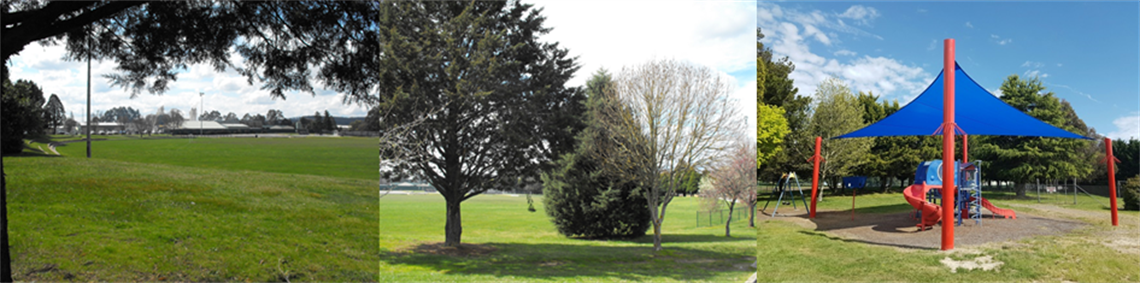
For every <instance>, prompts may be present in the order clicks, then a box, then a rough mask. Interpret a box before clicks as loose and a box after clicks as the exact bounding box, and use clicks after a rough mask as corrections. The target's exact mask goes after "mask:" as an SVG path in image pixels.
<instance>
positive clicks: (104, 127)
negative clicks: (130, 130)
mask: <svg viewBox="0 0 1140 283" xmlns="http://www.w3.org/2000/svg"><path fill="white" fill-rule="evenodd" d="M92 124H94V126H93V127H92V128H91V133H92V134H96V135H98V134H101V133H111V132H114V133H118V132H121V131H126V130H127V126H126V125H123V124H119V123H118V122H98V123H92ZM73 130H74V131H75V132H74V133H75V134H87V123H84V122H80V123H79V125H78V126H76V127H75V129H73Z"/></svg>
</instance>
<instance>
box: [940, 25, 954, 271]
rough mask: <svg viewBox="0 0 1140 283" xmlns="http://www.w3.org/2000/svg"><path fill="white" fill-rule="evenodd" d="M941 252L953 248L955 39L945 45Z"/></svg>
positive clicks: (943, 63)
mask: <svg viewBox="0 0 1140 283" xmlns="http://www.w3.org/2000/svg"><path fill="white" fill-rule="evenodd" d="M942 45H943V50H944V51H943V52H944V53H943V54H942V92H943V93H942V250H944V251H948V250H953V249H954V194H955V193H957V191H956V190H955V189H956V188H955V187H954V169H955V167H957V166H955V165H954V39H952V38H950V39H946V40H945V41H943V43H942Z"/></svg>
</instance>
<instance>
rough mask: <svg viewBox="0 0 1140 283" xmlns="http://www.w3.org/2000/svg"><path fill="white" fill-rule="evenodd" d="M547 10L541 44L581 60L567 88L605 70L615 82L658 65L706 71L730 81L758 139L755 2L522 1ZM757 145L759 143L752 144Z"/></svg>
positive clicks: (749, 132) (751, 132)
mask: <svg viewBox="0 0 1140 283" xmlns="http://www.w3.org/2000/svg"><path fill="white" fill-rule="evenodd" d="M524 3H532V4H535V7H536V8H542V9H543V11H542V13H541V14H542V15H544V16H546V23H545V25H546V26H547V27H551V28H553V30H551V31H550V33H548V34H546V35H544V36H543V37H542V39H543V40H545V41H548V42H559V46H560V47H562V48H566V49H568V50H569V51H570V56H577V57H578V61H577V62H578V64H579V65H581V69H579V70H578V72H577V73H576V74H575V76H574V78H573V79H571V80H570V82H569V83H568V85H571V86H582V85H585V83H586V80H588V79H589V78H590V76H591V75H592V74H593V73H594V72H596V71H597V70H598V69H599V68H605V69H606V70H607V71H608V72H609V73H610V74H611V75H616V74H618V73H620V72H621V69H622V68H623V67H632V66H635V65H638V64H643V63H646V62H648V61H650V60H653V59H676V60H683V61H688V62H690V63H693V64H698V65H703V66H706V67H709V68H712V69H714V70H717V71H719V72H720V73H721V75H722V76H725V77H726V78H729V79H730V80H731V82H732V84H733V85H734V86H735V88H734V90H733V91H732V93H731V98H732V99H735V100H736V101H737V103H736V105H737V107H738V109H737V113H740V114H741V116H742V117H741V119H745V120H747V121H748V123H749V124H748V126H747V128H744V129H745V133H742V134H744V135H746V136H752V137H754V136H755V135H756V131H755V129H756V29H755V27H756V7H755V2H753V1H652V2H647V1H585V2H582V1H565V0H552V1H524ZM753 139H754V138H753Z"/></svg>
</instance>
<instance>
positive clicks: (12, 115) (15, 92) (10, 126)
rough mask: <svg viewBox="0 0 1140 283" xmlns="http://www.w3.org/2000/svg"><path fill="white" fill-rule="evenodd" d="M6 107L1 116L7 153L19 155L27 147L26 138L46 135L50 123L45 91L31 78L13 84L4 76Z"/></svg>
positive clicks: (0, 127) (0, 123)
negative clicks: (46, 117) (45, 131)
mask: <svg viewBox="0 0 1140 283" xmlns="http://www.w3.org/2000/svg"><path fill="white" fill-rule="evenodd" d="M2 96H3V101H2V102H0V104H2V106H3V107H4V109H3V110H2V111H3V113H2V114H3V117H2V118H0V129H2V131H3V132H2V133H0V137H2V138H3V139H4V140H3V148H2V149H0V150H2V152H3V154H6V155H7V154H16V153H20V152H21V151H23V150H24V139H30V138H35V137H39V136H40V135H43V134H44V133H43V129H44V126H45V125H46V123H45V121H44V115H43V109H42V108H40V106H41V105H43V104H44V93H43V90H41V89H40V87H39V86H37V85H36V83H34V82H32V81H28V80H18V81H16V83H14V84H13V83H12V82H11V81H9V80H8V79H7V78H4V79H3V90H2Z"/></svg>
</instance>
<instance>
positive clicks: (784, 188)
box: [760, 172, 815, 217]
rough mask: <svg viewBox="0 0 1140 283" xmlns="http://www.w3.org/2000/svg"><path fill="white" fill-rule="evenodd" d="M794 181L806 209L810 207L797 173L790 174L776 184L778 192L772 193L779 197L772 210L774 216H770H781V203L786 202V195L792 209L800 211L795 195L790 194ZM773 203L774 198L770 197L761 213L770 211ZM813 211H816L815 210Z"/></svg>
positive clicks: (781, 177)
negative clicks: (769, 205) (769, 204)
mask: <svg viewBox="0 0 1140 283" xmlns="http://www.w3.org/2000/svg"><path fill="white" fill-rule="evenodd" d="M793 180H794V181H795V182H796V191H798V192H799V193H800V202H803V204H804V208H807V207H808V205H807V199H805V196H804V190H803V189H802V188H801V187H800V178H799V177H796V172H788V173H786V174H784V175H783V176H780V180H779V181H778V183H776V190H775V191H773V192H772V194H773V195H778V196H777V197H776V207H775V208H773V209H772V214H770V216H771V217H776V215H777V214H779V211H780V203H782V202H783V201H784V194H787V195H788V200H789V201H790V202H791V204H792V209H798V208H796V200H795V199H794V198H795V194H793V193H791V192H789V191H790V190H791V189H789V188H788V186H790V185H791V184H792V181H793ZM771 202H772V198H771V197H769V198H768V201H766V202H764V208H761V209H760V211H765V210H767V209H768V203H771ZM812 203H813V204H814V203H815V202H814V201H813V202H812ZM812 211H815V210H814V209H813V210H812Z"/></svg>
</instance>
